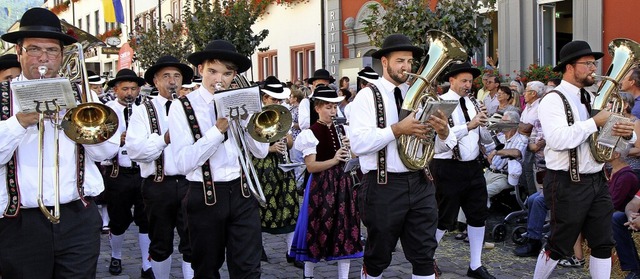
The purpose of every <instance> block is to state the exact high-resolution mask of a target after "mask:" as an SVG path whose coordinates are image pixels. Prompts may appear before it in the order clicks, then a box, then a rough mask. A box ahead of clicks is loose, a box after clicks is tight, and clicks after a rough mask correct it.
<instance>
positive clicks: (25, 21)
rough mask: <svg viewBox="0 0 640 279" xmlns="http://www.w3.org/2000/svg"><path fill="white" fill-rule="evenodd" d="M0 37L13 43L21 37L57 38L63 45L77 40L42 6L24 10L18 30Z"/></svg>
mask: <svg viewBox="0 0 640 279" xmlns="http://www.w3.org/2000/svg"><path fill="white" fill-rule="evenodd" d="M1 38H2V39H3V40H5V41H7V42H9V43H13V44H16V43H17V42H18V40H19V39H23V38H49V39H57V40H60V41H62V43H63V44H65V45H70V44H73V43H75V42H77V40H76V39H75V38H74V37H71V36H69V35H67V34H65V33H63V32H62V27H61V26H60V19H59V18H58V16H56V15H55V14H54V13H53V12H51V11H49V10H47V9H44V8H32V9H29V10H28V11H26V12H25V13H24V14H23V15H22V18H21V19H20V28H19V29H18V31H15V32H11V33H6V34H4V35H2V37H1Z"/></svg>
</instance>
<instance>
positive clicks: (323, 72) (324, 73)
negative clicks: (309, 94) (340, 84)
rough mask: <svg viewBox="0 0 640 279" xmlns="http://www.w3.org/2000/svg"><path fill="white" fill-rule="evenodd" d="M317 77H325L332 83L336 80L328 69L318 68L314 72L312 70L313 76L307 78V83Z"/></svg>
mask: <svg viewBox="0 0 640 279" xmlns="http://www.w3.org/2000/svg"><path fill="white" fill-rule="evenodd" d="M318 79H326V80H328V81H329V83H333V82H335V81H336V79H335V78H334V77H333V76H332V75H331V74H330V73H329V71H327V70H325V69H318V70H316V71H315V72H313V76H312V77H310V78H309V79H308V80H309V81H308V82H309V84H312V83H313V81H315V80H318Z"/></svg>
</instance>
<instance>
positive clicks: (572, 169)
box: [549, 90, 580, 182]
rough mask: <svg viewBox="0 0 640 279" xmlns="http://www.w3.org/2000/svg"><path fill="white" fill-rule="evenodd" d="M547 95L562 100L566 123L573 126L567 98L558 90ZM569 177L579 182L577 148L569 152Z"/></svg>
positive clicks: (571, 112)
mask: <svg viewBox="0 0 640 279" xmlns="http://www.w3.org/2000/svg"><path fill="white" fill-rule="evenodd" d="M549 93H557V94H558V96H560V99H562V103H563V104H564V110H565V112H566V114H567V123H568V124H569V126H571V125H573V122H574V118H573V110H571V106H570V105H569V101H568V100H567V97H565V96H564V94H562V93H561V92H560V91H558V90H551V91H549ZM569 175H570V176H571V181H573V182H578V181H580V172H578V148H577V147H576V148H572V149H570V150H569Z"/></svg>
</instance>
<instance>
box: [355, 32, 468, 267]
mask: <svg viewBox="0 0 640 279" xmlns="http://www.w3.org/2000/svg"><path fill="white" fill-rule="evenodd" d="M422 53H423V50H422V48H419V47H416V46H414V45H413V44H412V43H411V41H410V40H409V38H408V37H406V36H404V35H401V34H393V35H390V36H388V37H387V38H386V39H385V40H384V43H383V44H382V49H380V50H378V51H376V52H375V53H373V54H372V56H373V57H374V58H376V59H380V61H381V62H382V68H383V76H382V78H381V79H379V80H371V82H370V84H369V86H368V87H365V88H364V89H362V90H361V91H360V92H359V93H358V94H357V95H356V97H355V99H354V100H353V102H352V103H351V105H350V106H351V111H352V112H357V113H358V117H353V118H352V119H349V121H351V123H350V127H351V129H352V133H351V138H350V141H351V148H352V149H351V150H352V151H353V152H354V153H355V154H358V155H359V158H360V166H361V169H362V172H363V173H364V177H363V179H362V186H361V187H360V191H359V192H358V197H361V198H360V200H359V208H360V209H361V211H360V214H361V216H362V222H363V223H364V225H365V226H366V227H367V236H368V238H367V244H366V247H365V249H364V251H365V252H364V262H363V266H362V277H363V278H380V277H381V276H382V272H383V271H384V270H385V269H386V268H387V267H388V266H389V264H390V263H391V253H392V252H393V250H394V248H395V246H396V243H397V242H398V239H400V240H401V243H402V247H403V248H404V253H405V257H406V258H407V260H409V262H411V264H412V266H413V277H412V278H435V276H434V260H433V255H434V252H435V250H436V246H437V242H436V239H435V232H436V221H437V218H438V211H437V205H436V198H435V187H434V186H433V183H431V181H429V180H428V179H427V178H426V175H425V173H424V172H423V171H413V170H410V169H408V168H407V167H406V166H405V165H404V164H403V163H402V161H401V159H400V155H399V152H398V149H397V143H396V139H397V138H398V137H400V136H401V135H414V136H417V137H424V135H425V134H426V133H427V131H428V130H429V129H435V131H436V132H437V134H438V136H437V137H436V149H437V150H441V149H442V150H446V149H448V147H447V146H453V145H455V142H456V140H455V136H454V135H453V133H449V127H448V126H447V122H446V120H445V117H444V115H442V114H441V113H439V114H438V115H439V117H435V116H433V117H432V118H430V119H429V120H428V122H427V123H426V124H423V123H421V122H420V121H419V120H417V119H416V118H415V113H414V112H412V113H411V114H409V116H407V117H405V118H404V119H398V118H399V111H400V110H399V108H400V106H401V104H402V102H403V101H402V97H403V95H404V94H406V92H407V90H408V89H409V86H408V85H407V83H406V81H407V78H408V75H406V74H405V73H404V72H405V71H406V72H410V71H411V67H412V64H413V62H414V59H417V58H418V57H420V56H421V55H422Z"/></svg>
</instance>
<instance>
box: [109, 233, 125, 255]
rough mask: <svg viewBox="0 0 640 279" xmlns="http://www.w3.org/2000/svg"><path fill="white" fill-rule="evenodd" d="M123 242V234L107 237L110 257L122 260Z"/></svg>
mask: <svg viewBox="0 0 640 279" xmlns="http://www.w3.org/2000/svg"><path fill="white" fill-rule="evenodd" d="M123 242H124V234H121V235H115V234H112V235H111V236H110V237H109V243H110V244H111V257H112V258H116V259H120V260H122V243H123Z"/></svg>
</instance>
